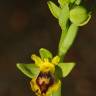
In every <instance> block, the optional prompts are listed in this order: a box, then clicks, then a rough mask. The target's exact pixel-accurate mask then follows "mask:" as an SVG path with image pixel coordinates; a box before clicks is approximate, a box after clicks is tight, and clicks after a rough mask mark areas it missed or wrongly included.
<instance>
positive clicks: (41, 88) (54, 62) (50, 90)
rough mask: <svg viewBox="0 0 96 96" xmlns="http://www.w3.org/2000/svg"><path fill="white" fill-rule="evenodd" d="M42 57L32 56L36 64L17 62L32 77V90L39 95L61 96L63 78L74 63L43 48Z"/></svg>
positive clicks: (41, 50)
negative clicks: (65, 61) (61, 59)
mask: <svg viewBox="0 0 96 96" xmlns="http://www.w3.org/2000/svg"><path fill="white" fill-rule="evenodd" d="M39 52H40V57H39V56H36V55H35V54H33V55H32V56H31V58H32V60H33V61H34V62H35V63H34V64H17V67H18V68H19V69H20V70H21V71H22V72H23V73H24V74H25V75H27V76H28V77H30V78H31V81H30V85H31V89H32V91H33V92H34V93H35V94H36V95H37V96H61V81H60V80H61V78H62V77H66V76H67V75H68V74H69V73H70V71H71V70H72V68H73V67H74V63H62V62H60V57H59V56H55V57H53V56H52V54H51V52H49V51H48V50H46V49H44V48H41V49H40V51H39Z"/></svg>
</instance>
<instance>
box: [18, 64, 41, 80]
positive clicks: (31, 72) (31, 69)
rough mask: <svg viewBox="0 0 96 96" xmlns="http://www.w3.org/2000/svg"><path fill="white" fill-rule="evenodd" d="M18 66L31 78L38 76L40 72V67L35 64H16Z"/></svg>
mask: <svg viewBox="0 0 96 96" xmlns="http://www.w3.org/2000/svg"><path fill="white" fill-rule="evenodd" d="M16 65H17V68H18V69H19V70H20V71H21V72H22V73H24V74H25V75H26V76H28V77H29V78H33V77H37V76H38V74H39V73H40V70H39V68H38V67H37V66H36V65H35V64H20V63H18V64H16Z"/></svg>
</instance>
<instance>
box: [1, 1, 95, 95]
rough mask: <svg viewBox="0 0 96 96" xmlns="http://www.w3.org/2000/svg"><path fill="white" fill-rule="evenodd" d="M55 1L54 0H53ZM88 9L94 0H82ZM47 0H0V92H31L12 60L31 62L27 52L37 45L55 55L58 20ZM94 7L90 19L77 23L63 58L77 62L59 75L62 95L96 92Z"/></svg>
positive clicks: (37, 48) (34, 49)
mask: <svg viewBox="0 0 96 96" xmlns="http://www.w3.org/2000/svg"><path fill="white" fill-rule="evenodd" d="M53 1H54V2H57V0H53ZM82 1H83V4H84V5H85V6H86V7H87V8H88V10H93V9H94V7H95V6H96V1H95V0H82ZM46 2H47V0H0V96H35V95H34V94H33V93H32V91H31V88H30V85H29V82H30V79H28V78H27V77H26V76H25V75H23V74H22V73H21V72H20V71H19V70H18V69H17V68H16V63H17V62H20V63H31V62H32V61H31V58H30V56H31V54H32V53H36V54H38V50H39V49H40V48H41V47H44V48H47V49H49V50H50V51H51V52H53V54H54V55H55V54H56V52H57V48H58V42H59V38H60V34H61V33H60V31H61V29H60V27H59V26H58V21H57V20H56V19H55V18H54V17H53V16H52V15H51V13H50V11H49V9H48V6H47V4H46ZM95 11H96V10H93V13H92V19H91V20H90V22H89V23H88V24H87V25H85V26H83V27H80V29H79V31H78V35H77V37H76V39H75V42H74V44H73V46H72V47H71V48H70V50H69V51H68V53H67V55H66V57H65V61H66V62H67V61H75V62H76V63H77V65H76V67H75V68H74V70H73V71H72V72H71V74H70V75H69V76H68V77H67V78H64V79H62V81H63V85H62V87H63V88H62V96H96V12H95Z"/></svg>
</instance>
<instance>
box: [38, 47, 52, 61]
mask: <svg viewBox="0 0 96 96" xmlns="http://www.w3.org/2000/svg"><path fill="white" fill-rule="evenodd" d="M39 53H40V56H41V58H42V59H44V58H52V57H53V56H52V53H51V52H50V51H49V50H47V49H45V48H41V49H40V50H39Z"/></svg>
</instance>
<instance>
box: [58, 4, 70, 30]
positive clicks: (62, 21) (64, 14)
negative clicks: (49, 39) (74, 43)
mask: <svg viewBox="0 0 96 96" xmlns="http://www.w3.org/2000/svg"><path fill="white" fill-rule="evenodd" d="M69 16H70V12H69V7H68V5H67V4H66V5H65V6H64V7H63V8H62V10H61V13H60V15H59V25H60V27H61V29H62V30H63V31H65V29H66V27H67V23H68V19H69Z"/></svg>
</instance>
